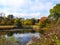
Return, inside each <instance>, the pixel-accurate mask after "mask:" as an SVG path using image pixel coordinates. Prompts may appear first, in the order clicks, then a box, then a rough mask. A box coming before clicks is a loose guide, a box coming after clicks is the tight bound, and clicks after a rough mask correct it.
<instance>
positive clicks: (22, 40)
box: [6, 33, 40, 45]
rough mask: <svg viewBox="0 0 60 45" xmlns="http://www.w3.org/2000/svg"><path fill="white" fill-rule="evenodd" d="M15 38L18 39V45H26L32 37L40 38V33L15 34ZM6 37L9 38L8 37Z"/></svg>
mask: <svg viewBox="0 0 60 45" xmlns="http://www.w3.org/2000/svg"><path fill="white" fill-rule="evenodd" d="M13 36H14V37H15V38H16V39H17V41H18V45H26V44H27V43H28V42H29V41H30V40H31V39H32V37H37V38H40V36H39V33H21V34H19V33H18V34H13ZM6 37H7V38H8V36H7V35H6ZM8 39H9V38H8Z"/></svg>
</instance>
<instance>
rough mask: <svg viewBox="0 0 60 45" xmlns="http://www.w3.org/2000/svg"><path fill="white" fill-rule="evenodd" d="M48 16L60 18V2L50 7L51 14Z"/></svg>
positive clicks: (55, 18)
mask: <svg viewBox="0 0 60 45" xmlns="http://www.w3.org/2000/svg"><path fill="white" fill-rule="evenodd" d="M48 17H49V18H51V19H53V20H56V21H57V20H58V18H60V4H56V5H55V6H54V7H53V9H50V15H49V16H48Z"/></svg>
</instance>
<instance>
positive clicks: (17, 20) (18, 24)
mask: <svg viewBox="0 0 60 45" xmlns="http://www.w3.org/2000/svg"><path fill="white" fill-rule="evenodd" d="M14 25H16V26H21V22H20V19H19V18H16V19H15V20H14Z"/></svg>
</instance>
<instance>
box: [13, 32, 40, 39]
mask: <svg viewBox="0 0 60 45" xmlns="http://www.w3.org/2000/svg"><path fill="white" fill-rule="evenodd" d="M13 36H15V37H16V38H18V37H33V36H34V37H38V38H40V37H39V33H24V34H14V35H13Z"/></svg>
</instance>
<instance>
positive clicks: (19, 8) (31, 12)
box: [0, 0, 59, 18]
mask: <svg viewBox="0 0 60 45" xmlns="http://www.w3.org/2000/svg"><path fill="white" fill-rule="evenodd" d="M53 1H56V0H53ZM53 1H46V0H45V2H43V1H41V0H0V5H2V6H3V7H4V8H2V7H0V12H4V13H6V14H10V13H12V14H14V15H15V16H18V17H19V16H20V17H35V18H39V17H41V15H43V13H44V12H43V13H42V14H41V11H46V12H47V13H46V14H49V10H50V9H51V8H52V7H53V6H54V5H55V4H54V2H53ZM56 2H59V1H58V0H57V1H56ZM46 14H45V15H46Z"/></svg>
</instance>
